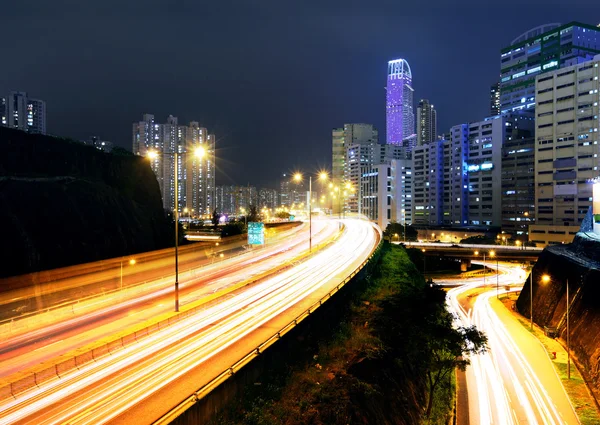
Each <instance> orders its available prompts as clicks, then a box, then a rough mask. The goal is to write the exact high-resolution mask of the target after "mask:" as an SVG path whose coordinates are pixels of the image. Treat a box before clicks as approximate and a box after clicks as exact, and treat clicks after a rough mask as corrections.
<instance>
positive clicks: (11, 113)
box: [0, 91, 46, 134]
mask: <svg viewBox="0 0 600 425" xmlns="http://www.w3.org/2000/svg"><path fill="white" fill-rule="evenodd" d="M0 123H1V124H2V125H4V126H6V127H10V128H15V129H18V130H22V131H26V132H28V133H33V134H46V102H44V101H43V100H39V99H32V98H30V97H29V96H28V95H27V93H26V92H17V91H13V92H11V93H10V94H9V95H8V96H7V97H6V98H2V99H0Z"/></svg>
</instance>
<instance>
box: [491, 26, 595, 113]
mask: <svg viewBox="0 0 600 425" xmlns="http://www.w3.org/2000/svg"><path fill="white" fill-rule="evenodd" d="M598 52H600V28H599V27H596V26H593V25H587V24H582V23H580V22H571V23H569V24H566V25H560V24H547V25H541V26H538V27H536V28H533V29H531V30H529V31H527V32H525V33H523V34H521V35H520V36H519V37H517V38H515V39H514V40H513V41H512V42H511V44H510V46H508V47H506V48H504V49H502V51H501V54H500V63H501V65H500V67H501V70H500V111H501V113H505V112H511V111H518V110H523V109H532V108H534V107H535V103H536V99H535V97H536V94H535V79H536V77H537V76H538V75H542V74H544V73H546V72H551V71H555V70H557V69H560V68H564V67H569V66H572V65H576V64H581V63H584V62H586V61H589V60H592V59H593V57H594V55H596V54H597V53H598Z"/></svg>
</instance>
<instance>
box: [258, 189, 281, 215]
mask: <svg viewBox="0 0 600 425" xmlns="http://www.w3.org/2000/svg"><path fill="white" fill-rule="evenodd" d="M278 206H279V199H278V193H277V191H276V190H275V189H268V188H264V187H263V188H261V189H259V191H258V208H259V209H262V208H268V209H271V210H274V209H275V208H277V207H278Z"/></svg>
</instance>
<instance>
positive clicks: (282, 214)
mask: <svg viewBox="0 0 600 425" xmlns="http://www.w3.org/2000/svg"><path fill="white" fill-rule="evenodd" d="M275 217H277V218H284V219H286V220H289V219H290V213H289V212H285V211H279V212H277V213H275Z"/></svg>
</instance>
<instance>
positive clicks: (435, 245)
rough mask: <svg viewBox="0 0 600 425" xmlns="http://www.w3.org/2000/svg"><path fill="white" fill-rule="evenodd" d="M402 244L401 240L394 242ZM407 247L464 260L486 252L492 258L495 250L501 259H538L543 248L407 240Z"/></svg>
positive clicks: (479, 256)
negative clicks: (491, 254) (491, 255)
mask: <svg viewBox="0 0 600 425" xmlns="http://www.w3.org/2000/svg"><path fill="white" fill-rule="evenodd" d="M393 243H395V244H401V242H393ZM404 245H405V246H406V248H418V249H420V250H422V251H423V253H424V254H425V255H426V256H430V257H432V256H441V257H453V258H459V259H462V260H481V259H482V258H483V254H484V253H485V255H486V258H490V252H492V251H493V252H494V258H495V259H496V258H497V259H498V260H500V261H518V262H525V261H537V259H538V257H539V256H540V253H541V252H542V251H543V248H535V247H522V246H521V247H516V246H504V245H477V244H449V243H441V242H430V243H428V242H406V243H405V244H404Z"/></svg>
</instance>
